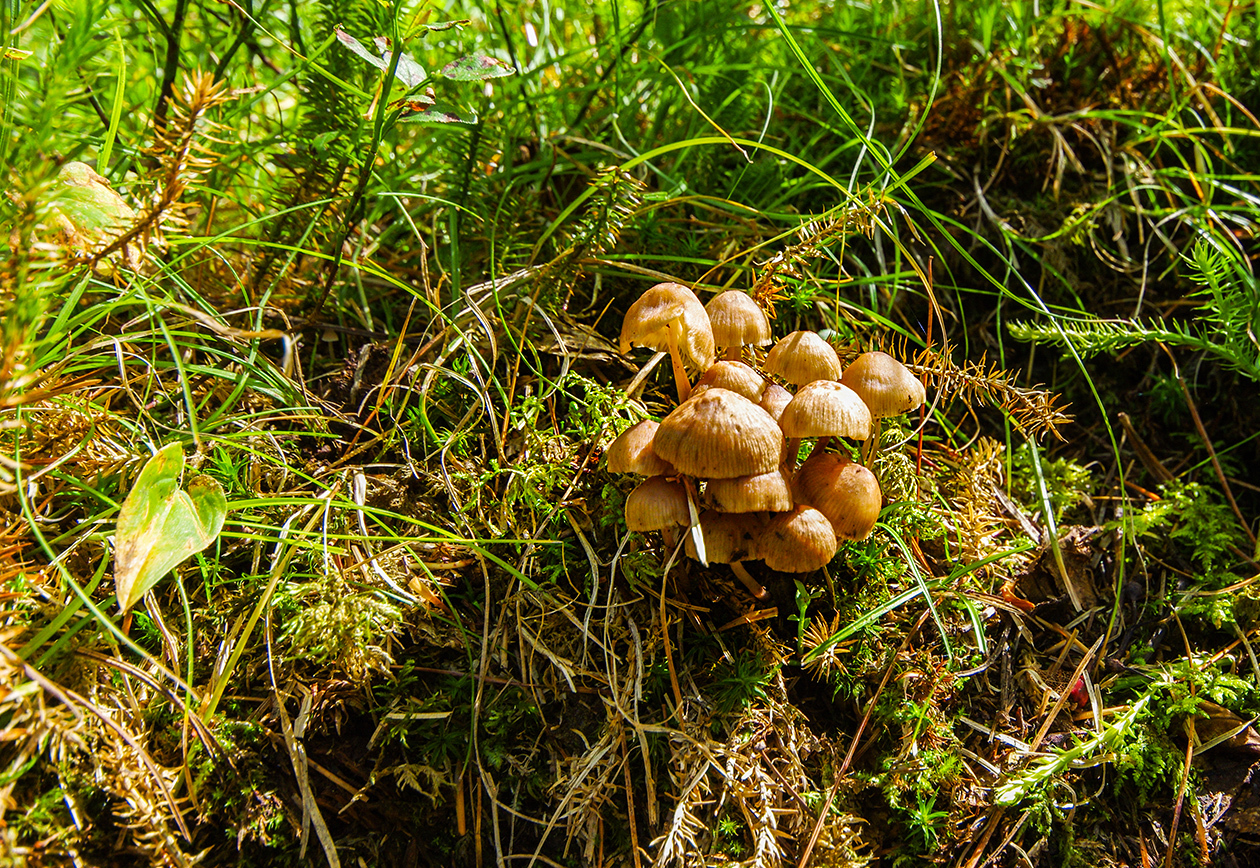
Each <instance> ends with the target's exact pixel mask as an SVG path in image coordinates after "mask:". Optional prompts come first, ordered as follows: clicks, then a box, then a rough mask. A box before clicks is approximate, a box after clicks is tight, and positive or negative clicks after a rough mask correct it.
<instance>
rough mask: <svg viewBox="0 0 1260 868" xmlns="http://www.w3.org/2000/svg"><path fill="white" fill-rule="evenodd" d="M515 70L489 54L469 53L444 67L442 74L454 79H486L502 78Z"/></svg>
mask: <svg viewBox="0 0 1260 868" xmlns="http://www.w3.org/2000/svg"><path fill="white" fill-rule="evenodd" d="M515 71H516V70H514V69H512V67H511V66H509V65H508V64H506V63H504V62H503V61H502V60H499V59H498V58H495V57H490V56H489V55H487V54H468V55H465V56H464V57H460V58H457V59H456V60H452V61H451V62H450V63H448V64H446V66H444V67H442V72H441V75H442V76H444V77H445V78H449V79H453V80H454V81H484V80H486V79H487V78H502V77H503V76H505V75H511V74H512V73H514V72H515Z"/></svg>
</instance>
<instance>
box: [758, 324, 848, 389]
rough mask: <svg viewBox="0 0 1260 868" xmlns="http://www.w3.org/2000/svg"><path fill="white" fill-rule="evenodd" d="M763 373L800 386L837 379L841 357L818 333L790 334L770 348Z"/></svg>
mask: <svg viewBox="0 0 1260 868" xmlns="http://www.w3.org/2000/svg"><path fill="white" fill-rule="evenodd" d="M766 371H767V372H769V373H771V374H774V375H775V376H776V377H782V378H783V379H785V380H787V381H788V382H789V383H792V384H794V385H797V386H803V385H804V384H806V383H812V382H814V380H838V379H840V357H839V356H837V355H836V351H835V350H834V349H832V346H831V344H829V343H827V342H826V341H825V340H823V339H822V337H821V336H820V335H819V334H818V333H817V332H792V333H791V334H790V335H788V336H787V337H785V338H783V339H782V340H781V341H779V342H778V343H777V344H775V345H774V346H773V347H771V348H770V352H769V354H768V355H767V356H766Z"/></svg>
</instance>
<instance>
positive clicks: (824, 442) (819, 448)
mask: <svg viewBox="0 0 1260 868" xmlns="http://www.w3.org/2000/svg"><path fill="white" fill-rule="evenodd" d="M830 445H831V438H830V437H819V438H818V439H817V440H815V441H814V448H813V449H811V450H809V457H808V458H806V459H805V460H806V461H808V460H809V459H810V458H813V457H814V456H815V455H818V454H820V453H822V452H826V451H827V447H828V446H830Z"/></svg>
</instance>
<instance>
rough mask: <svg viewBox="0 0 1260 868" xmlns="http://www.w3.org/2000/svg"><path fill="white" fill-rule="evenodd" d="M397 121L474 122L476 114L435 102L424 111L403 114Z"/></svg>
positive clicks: (413, 122) (433, 122)
mask: <svg viewBox="0 0 1260 868" xmlns="http://www.w3.org/2000/svg"><path fill="white" fill-rule="evenodd" d="M398 122H399V123H403V124H475V123H477V115H476V114H473V113H471V112H469V113H463V112H458V111H456V110H455V109H453V108H451V107H450V106H448V105H444V104H442V103H435V104H434V105H431V106H429V107H428V108H426V109H425V110H424V111H419V112H415V113H414V114H404V115H403V116H402V117H400V118H399V119H398Z"/></svg>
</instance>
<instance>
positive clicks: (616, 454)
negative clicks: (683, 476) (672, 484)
mask: <svg viewBox="0 0 1260 868" xmlns="http://www.w3.org/2000/svg"><path fill="white" fill-rule="evenodd" d="M659 427H660V425H659V424H658V423H657V422H655V421H653V420H651V419H644V420H643V421H641V422H636V423H634V424H633V425H631V426H630V427H629V428H627V429H626V430H625V431H622V432H621V433H620V434H618V435H617V439H616V440H614V441H613V442H612V443H611V444H609V446H608V452H607V453H606V454H607V456H608V472H609V473H633V474H635V475H637V476H673V475H674V468H673V467H671V466H670V464H669V462H668V461H666V460H664V459H663V458H661V457H660V456H658V455H657V454H656V452H655V451H653V449H652V440H653V439H654V438H655V437H656V429H657V428H659Z"/></svg>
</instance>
